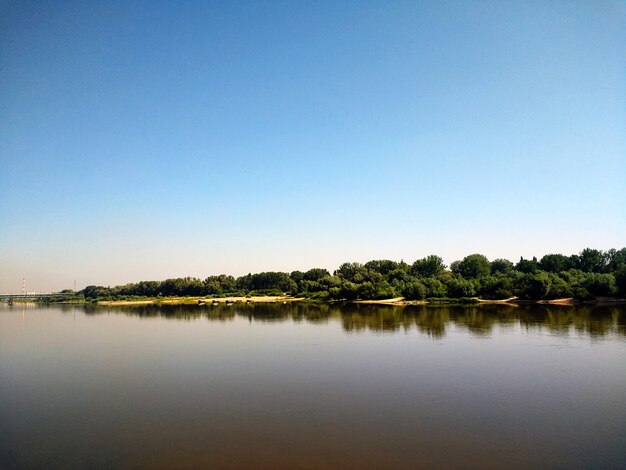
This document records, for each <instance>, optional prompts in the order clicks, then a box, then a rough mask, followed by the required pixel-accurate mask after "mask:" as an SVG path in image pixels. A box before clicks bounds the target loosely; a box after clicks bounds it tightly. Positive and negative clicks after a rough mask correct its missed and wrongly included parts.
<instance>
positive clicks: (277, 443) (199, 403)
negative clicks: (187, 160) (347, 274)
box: [0, 304, 626, 469]
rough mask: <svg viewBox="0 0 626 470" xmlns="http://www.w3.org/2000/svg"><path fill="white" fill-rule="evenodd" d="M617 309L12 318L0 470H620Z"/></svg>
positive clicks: (6, 311)
mask: <svg viewBox="0 0 626 470" xmlns="http://www.w3.org/2000/svg"><path fill="white" fill-rule="evenodd" d="M625 404H626V309H625V308H624V307H567V306H550V307H547V306H525V307H517V308H515V307H509V306H479V307H455V308H453V307H439V308H432V307H431V308H427V307H415V308H413V307H405V308H400V307H389V306H376V305H367V306H355V305H347V306H329V305H307V304H290V305H245V304H241V305H233V306H226V305H221V306H210V305H209V306H198V307H196V306H170V307H165V306H164V307H158V306H144V307H134V308H130V307H119V308H113V307H110V308H98V307H89V306H87V307H82V306H81V307H71V306H68V307H40V306H35V305H19V304H16V305H14V306H12V307H8V306H0V468H3V469H4V468H7V469H11V468H27V469H28V468H59V469H61V468H63V469H71V468H107V469H108V468H138V469H141V468H168V469H169V468H416V467H435V468H522V467H524V468H530V467H532V468H626V405H625Z"/></svg>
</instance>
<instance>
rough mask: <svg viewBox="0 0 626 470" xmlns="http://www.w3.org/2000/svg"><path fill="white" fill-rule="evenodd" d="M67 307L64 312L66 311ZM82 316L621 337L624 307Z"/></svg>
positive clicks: (304, 308)
mask: <svg viewBox="0 0 626 470" xmlns="http://www.w3.org/2000/svg"><path fill="white" fill-rule="evenodd" d="M75 308H76V307H75V306H71V307H70V306H68V307H66V308H65V311H72V309H75ZM83 308H84V312H85V313H86V314H88V315H102V314H106V313H109V314H121V315H128V316H133V317H140V318H154V317H158V318H166V319H172V320H186V321H196V320H199V319H207V320H209V321H218V322H228V321H233V320H235V319H237V318H245V319H247V320H248V321H250V322H287V321H290V322H294V323H312V324H321V323H332V322H339V323H340V324H341V326H342V327H343V329H344V330H345V331H347V332H351V333H359V332H365V331H370V332H376V333H395V332H404V333H406V332H409V331H411V330H412V329H413V328H415V329H416V330H417V331H419V332H420V333H423V334H426V335H428V336H430V337H432V338H434V339H438V338H442V337H443V336H445V334H446V332H447V330H448V329H449V328H461V329H466V330H467V331H468V332H469V333H470V334H472V335H477V336H486V335H489V334H490V333H491V332H492V331H493V329H494V328H504V329H506V328H512V327H515V326H516V325H520V326H521V327H522V328H525V329H528V330H537V329H539V330H547V331H548V332H549V333H551V334H557V335H566V334H572V333H577V334H581V335H586V336H590V337H601V336H604V335H608V334H618V335H621V336H626V307H625V306H623V305H619V306H604V305H581V306H569V305H567V306H561V305H523V306H509V305H472V306H388V305H362V304H361V305H359V304H325V303H289V304H286V305H282V304H269V303H268V304H261V303H256V304H254V303H251V304H244V303H239V304H234V305H223V304H220V305H215V306H213V305H205V306H195V305H133V306H116V307H111V306H108V307H102V306H98V305H90V304H87V305H85V306H84V307H83Z"/></svg>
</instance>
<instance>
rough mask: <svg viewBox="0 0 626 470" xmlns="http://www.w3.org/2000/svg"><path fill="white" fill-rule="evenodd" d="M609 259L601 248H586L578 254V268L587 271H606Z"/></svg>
mask: <svg viewBox="0 0 626 470" xmlns="http://www.w3.org/2000/svg"><path fill="white" fill-rule="evenodd" d="M606 265H607V259H606V257H605V255H604V253H603V252H602V251H600V250H594V249H592V248H585V249H584V250H583V251H581V252H580V254H579V255H578V266H577V267H578V269H580V270H581V271H584V272H586V273H602V272H604V271H605V268H606Z"/></svg>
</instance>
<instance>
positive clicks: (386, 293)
mask: <svg viewBox="0 0 626 470" xmlns="http://www.w3.org/2000/svg"><path fill="white" fill-rule="evenodd" d="M82 293H83V294H84V296H85V298H90V299H97V298H99V299H102V298H123V297H132V296H140V297H158V296H226V295H228V296H231V295H232V296H235V295H238V296H241V295H260V294H268V295H281V294H289V295H297V296H304V297H309V298H314V299H328V300H357V299H362V300H367V299H385V298H393V297H405V298H406V299H408V300H422V299H427V298H440V299H441V298H449V299H462V298H470V297H480V298H483V299H505V298H509V297H513V296H516V297H519V298H521V299H529V300H540V299H556V298H564V297H574V298H577V299H583V300H586V299H592V298H595V297H604V296H616V295H617V296H626V248H622V249H620V250H615V249H612V250H608V251H606V252H604V251H601V250H595V249H591V248H587V249H585V250H583V251H582V252H581V253H579V254H578V255H571V256H565V255H561V254H549V255H546V256H544V257H542V258H541V259H540V260H537V258H532V259H524V258H520V260H519V261H518V262H517V263H512V262H511V261H509V260H506V259H496V260H493V261H489V260H488V259H487V258H486V257H485V256H484V255H481V254H472V255H469V256H466V257H465V258H463V259H462V260H459V261H455V262H453V263H452V264H451V265H450V267H449V268H448V267H447V266H446V265H445V264H444V263H443V260H442V259H441V258H440V257H439V256H436V255H431V256H427V257H425V258H422V259H419V260H417V261H415V262H414V263H413V264H408V263H405V262H404V261H400V262H396V261H391V260H374V261H368V262H367V263H364V264H361V263H344V264H342V265H341V266H339V268H338V269H337V270H336V271H335V272H334V273H332V274H331V273H330V272H329V271H327V270H326V269H323V268H314V269H310V270H308V271H306V272H302V271H293V272H292V273H283V272H262V273H257V274H247V275H245V276H241V277H238V278H235V277H233V276H229V275H226V274H220V275H219V276H209V277H207V278H206V279H204V280H201V279H198V278H193V277H185V278H177V279H167V280H165V281H142V282H138V283H132V284H126V285H123V286H116V287H102V286H88V287H86V288H85V289H84V290H83V291H82Z"/></svg>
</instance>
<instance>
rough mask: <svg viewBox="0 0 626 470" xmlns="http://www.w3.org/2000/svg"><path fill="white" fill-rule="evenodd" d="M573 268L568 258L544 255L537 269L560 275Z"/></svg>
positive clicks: (557, 255)
mask: <svg viewBox="0 0 626 470" xmlns="http://www.w3.org/2000/svg"><path fill="white" fill-rule="evenodd" d="M574 267H575V265H574V263H572V258H571V257H570V256H564V255H559V254H550V255H545V256H544V257H542V258H541V260H540V261H539V268H540V269H542V270H543V271H547V272H550V273H560V272H563V271H567V270H568V269H572V268H574Z"/></svg>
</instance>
